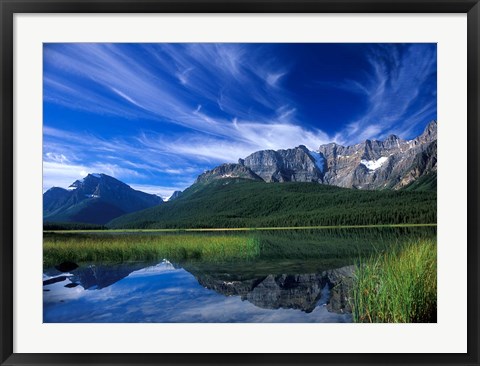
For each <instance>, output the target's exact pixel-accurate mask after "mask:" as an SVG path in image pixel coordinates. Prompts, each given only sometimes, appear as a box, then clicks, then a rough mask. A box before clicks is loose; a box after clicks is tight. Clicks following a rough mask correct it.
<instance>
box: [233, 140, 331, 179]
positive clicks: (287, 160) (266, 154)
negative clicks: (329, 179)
mask: <svg viewBox="0 0 480 366" xmlns="http://www.w3.org/2000/svg"><path fill="white" fill-rule="evenodd" d="M239 163H240V164H242V165H244V166H245V167H248V168H250V169H251V170H252V171H253V172H254V173H255V174H257V175H258V176H260V177H261V178H262V179H263V180H264V181H265V182H318V183H322V182H323V174H322V171H321V167H318V166H317V164H316V162H315V158H314V157H313V156H312V155H311V154H310V152H309V151H308V149H307V148H306V147H305V146H303V145H300V146H298V147H296V148H294V149H287V150H278V151H274V150H263V151H257V152H255V153H253V154H251V155H249V156H247V157H246V158H245V159H240V160H239Z"/></svg>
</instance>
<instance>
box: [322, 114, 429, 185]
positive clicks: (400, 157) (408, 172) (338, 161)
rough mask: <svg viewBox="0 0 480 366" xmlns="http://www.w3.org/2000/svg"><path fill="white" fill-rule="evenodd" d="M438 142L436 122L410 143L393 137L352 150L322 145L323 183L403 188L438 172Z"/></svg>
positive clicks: (361, 144) (359, 145)
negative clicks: (430, 173) (424, 176)
mask: <svg viewBox="0 0 480 366" xmlns="http://www.w3.org/2000/svg"><path fill="white" fill-rule="evenodd" d="M436 138H437V122H435V121H432V122H430V123H429V124H428V126H427V127H426V128H425V131H424V132H423V133H422V134H421V135H420V136H418V137H417V138H415V139H413V140H410V141H406V140H403V139H401V138H399V137H398V136H395V135H390V136H389V137H387V138H386V139H385V140H384V141H378V140H366V141H365V142H363V143H360V144H357V145H353V146H346V147H345V146H341V145H337V144H328V145H322V146H320V148H319V153H321V154H322V155H323V156H324V157H325V159H326V161H327V166H328V168H327V171H326V173H325V176H324V182H325V183H326V184H331V185H335V186H339V187H346V188H359V189H383V188H389V189H399V188H402V187H404V186H406V185H408V184H410V183H411V182H412V181H414V180H415V179H417V178H419V177H420V176H422V175H425V174H427V173H429V172H431V171H435V170H436V169H437V148H436V144H437V141H436Z"/></svg>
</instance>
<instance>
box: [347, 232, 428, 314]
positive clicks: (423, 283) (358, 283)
mask: <svg viewBox="0 0 480 366" xmlns="http://www.w3.org/2000/svg"><path fill="white" fill-rule="evenodd" d="M352 309H353V319H354V321H355V322H370V323H427V322H436V319H437V246H436V242H435V240H432V239H423V240H421V241H417V242H412V243H409V244H406V245H402V246H399V247H397V248H395V249H392V250H390V251H388V252H385V253H381V254H377V255H375V256H373V257H371V258H369V259H368V260H366V261H363V262H360V263H359V265H358V267H357V270H356V272H355V279H354V286H353V290H352Z"/></svg>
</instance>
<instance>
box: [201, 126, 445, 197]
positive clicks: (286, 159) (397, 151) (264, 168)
mask: <svg viewBox="0 0 480 366" xmlns="http://www.w3.org/2000/svg"><path fill="white" fill-rule="evenodd" d="M436 170H437V122H436V121H432V122H430V123H429V124H428V125H427V127H426V128H425V130H424V132H423V133H422V134H421V135H420V136H418V137H417V138H415V139H413V140H403V139H401V138H400V137H398V136H396V135H390V136H388V137H387V138H386V139H385V140H383V141H380V140H366V141H364V142H362V143H359V144H356V145H351V146H342V145H338V144H336V143H330V144H326V145H321V146H320V147H319V148H318V150H316V151H311V150H308V149H307V148H306V147H305V146H303V145H300V146H298V147H295V148H293V149H286V150H276V151H275V150H261V151H257V152H254V153H253V154H251V155H249V156H247V157H246V158H244V159H239V160H238V163H237V164H223V165H220V166H218V167H216V168H214V169H212V170H208V171H206V172H204V173H203V174H202V175H200V176H199V177H198V178H197V181H196V182H197V183H200V182H209V181H211V180H213V179H222V178H245V179H251V180H259V181H265V182H316V183H321V184H328V185H334V186H337V187H344V188H356V189H385V188H386V189H400V188H403V187H406V186H408V185H409V184H411V183H412V182H414V181H415V180H417V179H418V178H420V177H422V176H424V175H427V174H429V173H431V172H436Z"/></svg>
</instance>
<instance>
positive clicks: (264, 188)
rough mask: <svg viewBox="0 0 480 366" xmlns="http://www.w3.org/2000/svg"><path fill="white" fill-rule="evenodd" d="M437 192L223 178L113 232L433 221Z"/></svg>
mask: <svg viewBox="0 0 480 366" xmlns="http://www.w3.org/2000/svg"><path fill="white" fill-rule="evenodd" d="M436 205H437V194H436V191H435V190H415V189H411V190H399V191H391V190H382V191H367V190H356V189H347V188H339V187H334V186H328V185H321V184H317V183H299V182H288V183H281V184H275V183H265V182H258V181H251V180H244V179H221V180H216V181H213V182H211V183H208V184H194V185H193V186H191V187H190V188H188V189H187V190H185V192H184V193H183V194H182V195H181V196H180V197H179V198H177V199H176V200H174V201H171V202H166V203H164V204H161V205H159V206H156V207H152V208H149V209H146V210H143V211H138V212H135V213H132V214H128V215H124V216H121V217H119V218H116V219H114V220H112V221H111V222H110V223H108V224H107V227H109V228H114V229H121V228H123V229H126V228H128V229H155V228H159V229H160V228H234V227H249V228H255V227H285V226H288V227H292V226H293V227H295V226H338V225H389V224H424V223H436V220H437V218H436V216H437V215H436V212H437V210H436Z"/></svg>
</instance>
